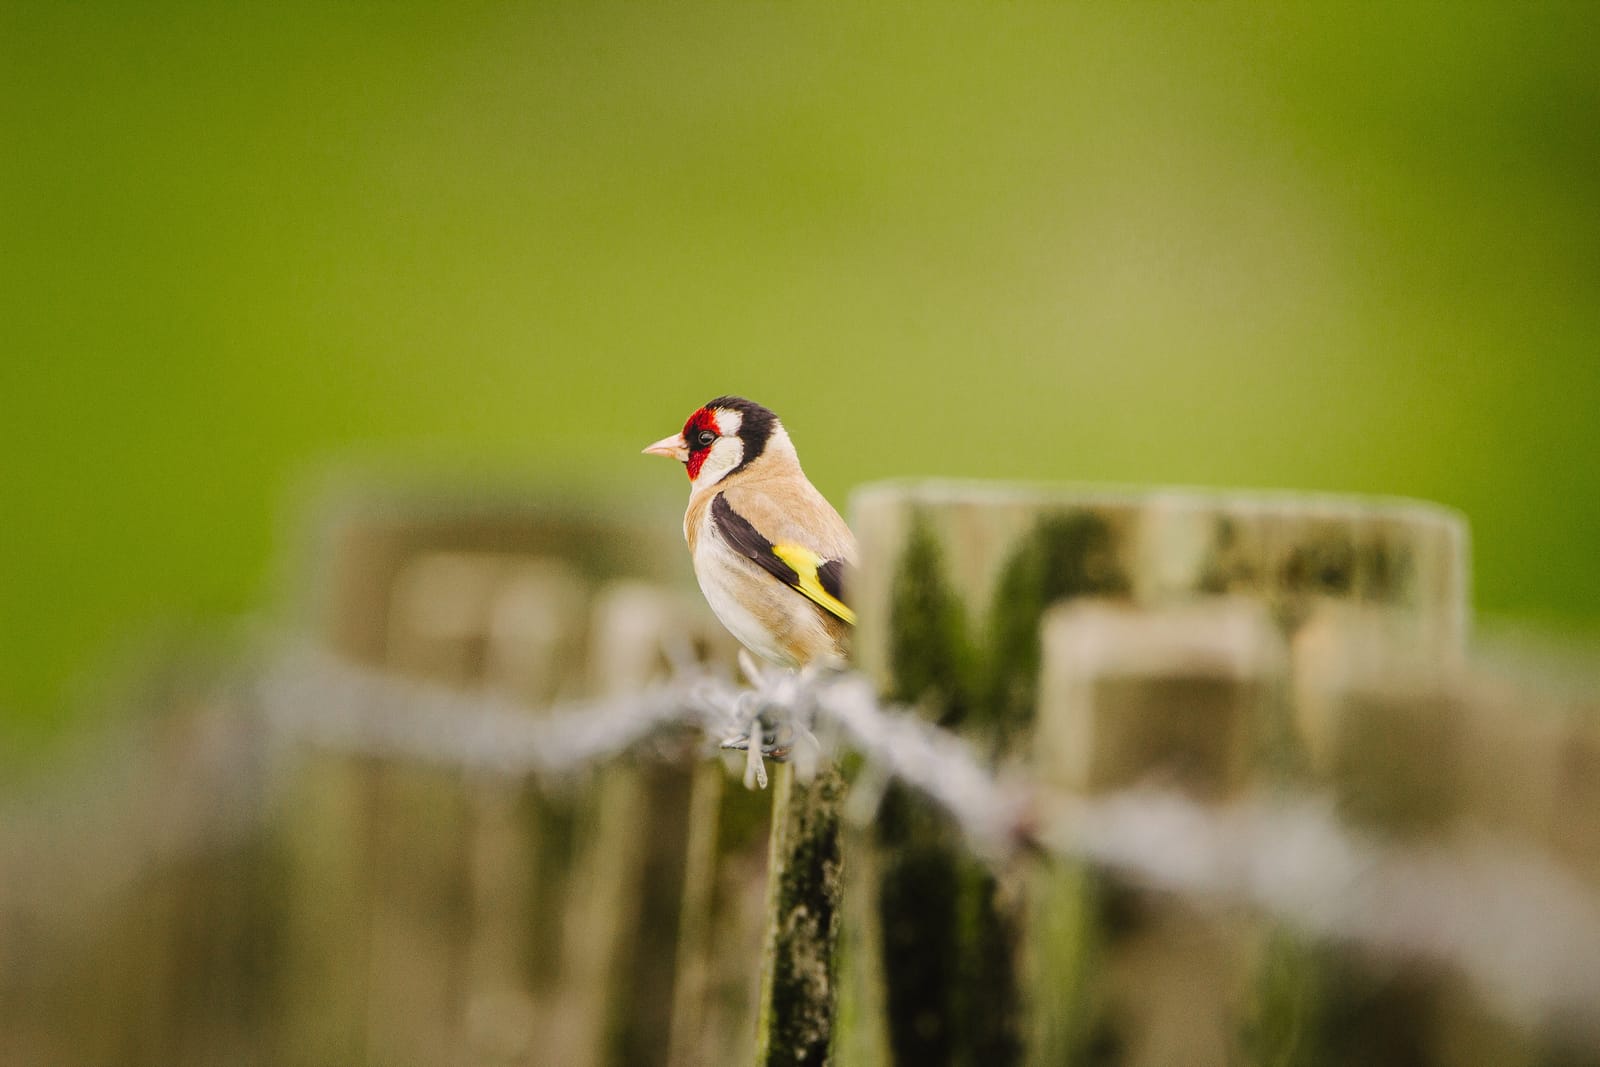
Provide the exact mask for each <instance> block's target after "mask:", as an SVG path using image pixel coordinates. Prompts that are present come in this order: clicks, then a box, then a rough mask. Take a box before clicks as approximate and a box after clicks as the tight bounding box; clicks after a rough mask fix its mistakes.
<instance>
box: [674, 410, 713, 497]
mask: <svg viewBox="0 0 1600 1067" xmlns="http://www.w3.org/2000/svg"><path fill="white" fill-rule="evenodd" d="M721 432H722V431H720V430H718V429H717V416H716V413H715V412H713V411H712V410H711V409H710V408H701V409H700V410H699V411H696V412H695V413H694V414H693V415H690V416H689V421H688V422H686V423H684V424H683V440H684V443H685V444H687V445H688V446H689V458H688V459H687V460H685V461H684V464H683V467H684V469H685V470H686V471H688V472H689V480H690V481H691V482H692V481H694V480H695V479H696V478H698V477H700V465H701V464H703V463H704V462H705V461H706V456H708V455H710V454H711V446H712V445H714V444H716V439H717V437H718V436H720V435H721ZM702 433H709V434H711V439H710V440H708V441H706V443H705V444H701V443H700V435H701V434H702Z"/></svg>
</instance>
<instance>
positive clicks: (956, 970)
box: [847, 483, 1467, 1064]
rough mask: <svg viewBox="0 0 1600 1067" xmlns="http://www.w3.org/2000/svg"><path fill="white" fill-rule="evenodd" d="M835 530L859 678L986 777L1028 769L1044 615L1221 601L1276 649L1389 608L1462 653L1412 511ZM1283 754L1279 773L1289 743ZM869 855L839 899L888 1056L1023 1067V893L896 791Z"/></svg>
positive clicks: (908, 495)
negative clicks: (966, 754) (842, 546)
mask: <svg viewBox="0 0 1600 1067" xmlns="http://www.w3.org/2000/svg"><path fill="white" fill-rule="evenodd" d="M852 522H853V525H854V528H855V530H856V534H857V537H858V539H859V540H860V542H861V546H862V565H861V567H860V577H859V579H858V581H857V589H858V592H857V594H856V599H857V607H858V611H859V614H860V617H861V625H860V627H859V632H858V634H857V646H856V657H857V663H858V665H859V666H861V667H862V668H863V669H864V670H865V671H866V672H867V673H868V675H869V676H870V677H871V678H872V679H873V680H874V681H875V682H876V684H877V685H878V688H879V690H880V692H882V693H883V694H884V695H885V696H887V697H890V698H892V699H895V700H899V701H906V702H912V703H916V704H918V705H920V706H921V707H922V708H924V709H925V711H926V713H927V714H928V715H929V716H930V717H932V718H934V719H935V720H936V721H938V722H940V723H941V724H943V725H946V726H949V727H952V728H954V729H956V730H957V731H959V732H961V733H963V734H964V735H965V736H967V737H968V739H969V740H971V741H972V742H973V743H974V744H976V745H978V746H979V748H980V750H981V751H983V752H984V753H985V754H986V755H987V756H988V757H989V758H990V759H991V760H992V761H993V762H994V763H995V764H996V765H1000V764H1003V763H1007V762H1010V761H1014V760H1016V759H1018V758H1019V753H1021V752H1024V751H1026V746H1027V743H1028V738H1029V736H1030V735H1031V732H1032V730H1033V727H1034V722H1035V714H1036V704H1037V701H1036V692H1037V686H1038V672H1039V663H1040V638H1039V627H1040V621H1041V619H1042V618H1043V616H1044V614H1045V612H1046V610H1047V609H1049V608H1050V607H1052V606H1054V605H1057V604H1060V603H1063V602H1067V601H1071V600H1075V599H1079V598H1083V597H1094V598H1098V599H1101V600H1105V601H1110V602H1116V603H1124V604H1130V605H1136V606H1140V607H1144V608H1158V607H1161V606H1163V605H1171V604H1180V603H1184V602H1187V601H1190V600H1193V599H1195V598H1198V597H1204V596H1214V595H1221V594H1231V595H1234V596H1239V597H1245V598H1248V599H1252V600H1254V601H1256V602H1258V603H1259V604H1261V605H1262V607H1263V609H1264V610H1265V611H1266V612H1267V613H1268V615H1269V617H1270V618H1271V619H1272V620H1273V621H1274V622H1275V624H1276V625H1277V626H1278V628H1279V629H1280V630H1281V631H1282V632H1283V633H1284V634H1286V635H1292V634H1294V633H1295V632H1297V631H1298V630H1299V629H1300V628H1302V627H1303V626H1305V625H1306V624H1307V623H1308V622H1310V621H1311V620H1313V619H1314V618H1316V617H1317V616H1318V614H1319V613H1320V612H1321V611H1322V610H1323V609H1324V608H1325V607H1326V606H1327V605H1331V604H1338V603H1350V602H1357V603H1370V604H1376V605H1387V606H1391V607H1392V608H1394V610H1396V611H1397V612H1400V613H1403V614H1406V615H1408V616H1409V617H1410V618H1411V619H1412V620H1413V622H1414V625H1415V626H1416V627H1417V628H1418V629H1419V630H1424V631H1427V632H1428V633H1429V634H1430V640H1433V641H1436V642H1439V643H1443V644H1451V643H1454V644H1459V643H1460V642H1461V641H1463V640H1464V638H1465V633H1466V627H1467V604H1466V589H1467V577H1466V575H1467V571H1466V534H1465V526H1464V524H1463V523H1462V521H1461V520H1460V518H1459V517H1458V516H1456V515H1455V514H1454V513H1451V512H1449V511H1447V510H1446V509H1443V508H1437V507H1433V506H1430V505H1423V504H1415V503H1409V502H1397V501H1369V500H1344V499H1332V498H1324V497H1293V496H1273V495H1264V494H1263V495H1250V494H1205V493H1198V492H1188V491H1175V492H1150V493H1141V494H1114V493H1104V492H1078V491H1073V490H1071V489H1043V488H1036V487H1016V486H1006V485H996V484H993V483H989V484H978V485H962V484H947V483H931V484H922V483H909V484H887V485H880V486H873V487H868V488H866V489H863V490H861V491H859V492H858V493H857V494H856V496H855V497H854V498H853V500H852ZM1281 747H1282V749H1283V750H1284V751H1285V752H1286V753H1288V755H1287V756H1286V757H1285V760H1286V761H1289V762H1292V759H1291V757H1292V756H1293V748H1294V745H1293V739H1292V737H1291V738H1285V739H1283V743H1282V745H1281ZM875 848H876V855H875V857H874V862H873V863H871V864H870V865H864V866H868V867H870V869H871V870H872V871H873V872H874V878H875V882H874V884H870V885H862V884H858V883H855V882H853V881H852V882H851V883H850V890H849V891H851V892H860V893H866V894H868V895H869V896H870V897H871V898H872V899H873V902H874V903H873V905H872V906H873V908H874V910H875V912H876V918H877V922H878V930H877V932H876V940H877V942H878V944H877V946H876V950H877V952H878V954H879V959H878V961H877V965H876V966H874V967H870V968H863V971H864V972H867V971H870V972H875V973H878V974H881V975H882V980H883V982H884V985H885V988H884V989H883V990H881V991H877V993H876V999H878V1001H879V1002H880V1003H882V1004H883V1005H884V1014H885V1016H886V1018H885V1020H884V1027H883V1030H884V1033H885V1035H886V1036H885V1040H884V1042H883V1044H884V1045H885V1046H886V1047H887V1048H888V1049H889V1052H890V1055H891V1057H893V1059H894V1060H895V1062H898V1063H907V1064H909V1063H918V1064H924V1063H975V1062H982V1063H986V1064H987V1063H1018V1062H1022V1061H1023V1059H1024V1055H1025V1049H1026V1035H1027V1034H1028V1033H1029V1032H1030V1030H1031V1024H1030V1023H1029V1021H1028V1019H1027V1018H1026V1014H1027V1011H1028V1008H1027V1003H1026V997H1025V996H1024V991H1023V975H1022V971H1021V969H1020V964H1019V960H1020V953H1021V952H1022V951H1023V949H1024V947H1025V946H1026V945H1027V943H1028V942H1029V941H1030V940H1031V939H1032V937H1033V933H1032V932H1031V931H1029V930H1028V929H1027V927H1026V914H1027V913H1026V910H1025V909H1024V908H1023V907H1022V904H1021V900H1022V898H1023V896H1024V894H1025V891H1024V889H1023V887H1022V884H1021V878H1020V876H1018V875H1017V874H1016V873H1015V872H1011V871H1000V872H995V871H992V870H990V869H988V868H986V867H983V866H981V865H979V864H977V863H976V862H975V861H972V860H970V859H968V858H967V856H966V854H965V852H964V851H963V849H962V848H961V847H960V845H959V844H958V843H957V842H956V841H955V840H954V838H953V836H952V833H951V831H950V828H949V827H948V826H947V825H946V824H945V823H944V821H943V820H942V819H941V818H940V817H939V816H938V815H937V814H936V813H934V812H933V811H931V810H929V809H928V808H927V806H926V805H924V804H922V803H920V802H919V801H918V800H917V799H916V798H914V797H911V796H908V795H905V794H904V793H903V792H901V791H899V790H897V789H894V788H891V789H890V790H889V791H888V792H887V794H886V795H885V797H884V802H883V804H882V805H881V807H880V810H879V813H878V818H877V821H876V844H875ZM847 866H848V864H847ZM858 940H859V938H857V937H855V936H853V935H847V941H850V942H855V941H858ZM858 964H859V961H856V962H855V963H852V967H856V966H857V965H858ZM852 981H854V979H852ZM871 999H874V998H873V997H872V996H869V997H867V998H866V1000H867V1001H870V1000H871ZM864 1002H865V1001H864ZM866 1025H873V1024H872V1022H871V1021H866ZM868 1044H869V1045H870V1044H871V1042H868Z"/></svg>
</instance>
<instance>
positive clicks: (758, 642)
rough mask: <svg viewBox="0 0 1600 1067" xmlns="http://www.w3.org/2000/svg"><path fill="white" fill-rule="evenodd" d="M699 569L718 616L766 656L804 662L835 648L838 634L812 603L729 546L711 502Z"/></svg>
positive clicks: (700, 540)
mask: <svg viewBox="0 0 1600 1067" xmlns="http://www.w3.org/2000/svg"><path fill="white" fill-rule="evenodd" d="M694 573H695V577H696V578H697V579H698V580H699V582H700V590H701V592H703V593H704V594H705V598H706V603H708V604H710V605H711V610H712V612H713V613H714V614H715V615H716V616H717V619H718V620H719V621H720V622H721V623H722V625H723V626H726V627H727V628H728V632H729V633H731V634H733V636H734V638H735V639H737V640H738V642H739V643H740V644H742V645H744V646H745V647H746V648H748V649H749V650H750V651H752V652H754V653H755V654H756V655H758V656H760V657H761V658H762V659H765V660H768V661H769V662H772V663H776V664H779V665H780V666H784V667H799V666H803V665H804V663H805V662H807V661H809V660H810V659H812V658H814V657H816V656H820V655H826V654H830V653H831V652H832V650H833V648H834V641H833V638H832V636H831V635H829V633H828V631H827V629H826V627H825V626H824V625H823V623H822V619H821V617H820V615H819V614H818V612H817V609H816V608H815V607H814V606H813V605H812V603H811V602H810V601H809V600H807V599H805V597H803V596H801V595H800V594H799V593H797V592H795V591H794V590H793V589H790V588H789V587H788V586H786V585H784V584H783V583H782V582H780V581H778V580H777V579H775V578H773V577H772V575H770V574H768V573H767V572H766V571H764V570H762V569H761V568H760V567H758V566H757V565H756V564H755V563H753V562H751V561H750V560H748V559H745V558H744V557H743V556H741V555H740V554H739V553H737V552H735V551H734V550H733V549H732V548H730V547H728V544H727V543H726V542H725V541H723V539H722V537H721V535H720V534H718V533H717V531H716V529H715V526H714V524H713V522H712V519H711V515H710V509H709V508H707V509H706V512H705V517H704V519H702V521H701V524H700V530H699V534H698V537H697V538H696V546H695V553H694Z"/></svg>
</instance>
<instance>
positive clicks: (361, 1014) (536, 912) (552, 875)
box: [279, 498, 671, 1063]
mask: <svg viewBox="0 0 1600 1067" xmlns="http://www.w3.org/2000/svg"><path fill="white" fill-rule="evenodd" d="M661 528H662V529H665V530H667V531H669V532H670V529H671V527H670V524H666V525H665V526H663V527H661ZM657 530H658V524H656V523H653V522H652V523H647V522H643V521H639V522H632V521H630V520H629V519H628V518H627V517H626V516H619V515H615V514H601V513H598V512H592V511H586V510H584V509H582V508H577V507H571V506H563V505H555V506H551V505H540V506H528V505H526V504H522V503H515V502H510V501H499V502H495V501H488V502H485V501H482V500H477V501H471V502H464V501H451V500H441V499H434V500H417V499H408V498H400V499H395V498H378V499H369V500H365V501H358V502H356V503H354V504H352V505H349V506H346V507H344V508H343V509H342V510H341V511H340V512H338V513H337V514H336V515H335V517H334V519H333V521H331V522H330V523H328V524H327V526H326V527H325V530H324V531H323V535H322V537H321V539H320V542H319V543H318V545H317V550H316V552H315V554H314V559H315V561H316V568H315V572H314V574H313V575H312V581H311V585H312V589H311V595H310V597H309V598H308V599H310V601H311V602H312V605H313V607H315V608H316V609H317V612H318V619H317V622H318V624H319V629H320V630H321V631H322V632H323V633H325V634H326V635H327V639H328V643H329V644H330V646H331V647H332V649H333V650H334V651H335V652H336V653H338V654H340V655H341V656H343V657H345V658H348V659H350V660H353V661H355V662H357V663H364V664H369V665H372V666H375V667H382V668H384V669H389V670H398V671H401V672H403V673H409V674H411V675H412V676H414V677H418V678H420V679H424V680H429V681H433V682H444V683H448V684H452V685H456V686H458V687H462V688H465V689H469V690H470V689H477V688H481V687H483V686H484V685H485V684H488V685H490V686H492V687H494V688H496V689H498V690H499V691H500V692H501V693H502V694H506V693H509V694H511V695H513V696H516V697H518V698H519V699H521V700H523V701H525V702H528V703H530V704H537V703H540V702H542V701H545V700H548V699H550V698H551V697H552V696H554V695H557V694H561V695H574V696H578V695H582V694H583V691H584V688H585V684H586V679H585V675H584V671H585V665H586V660H585V656H584V649H583V645H584V642H585V640H586V638H587V617H588V607H587V605H588V598H589V593H588V592H587V590H586V588H585V587H586V586H588V585H589V584H590V583H592V582H594V581H595V580H597V579H602V578H606V577H610V576H615V575H621V574H632V575H636V576H639V577H646V578H656V577H660V576H662V575H664V574H666V573H667V568H666V567H665V566H664V565H663V564H664V561H665V560H666V559H667V558H669V557H668V556H667V549H668V547H669V546H670V538H669V537H667V536H666V535H664V534H659V533H658V532H657ZM541 560H542V561H544V562H540V561H541ZM339 710H340V709H337V708H330V709H328V713H329V714H338V713H339ZM284 814H285V818H284V820H283V822H282V826H281V833H280V834H279V838H280V840H282V841H283V842H284V847H285V849H286V852H287V858H286V863H287V867H288V870H289V876H290V878H289V880H290V893H291V897H290V904H289V907H288V909H287V911H288V929H289V931H290V933H289V936H288V940H289V951H288V957H289V959H288V965H287V970H288V975H289V977H288V980H287V996H286V999H287V1002H288V1003H287V1007H286V1013H287V1018H286V1024H285V1029H286V1033H287V1034H288V1035H289V1036H288V1038H287V1040H286V1048H287V1049H288V1050H289V1052H290V1054H292V1055H293V1056H298V1057H301V1058H305V1059H309V1060H312V1061H321V1062H344V1063H362V1062H405V1061H408V1060H411V1059H415V1058H418V1057H421V1058H425V1059H428V1060H429V1061H430V1062H438V1063H450V1062H463V1061H466V1060H471V1061H472V1062H492V1061H494V1060H495V1059H496V1058H501V1057H507V1056H509V1057H511V1058H515V1057H516V1056H518V1055H520V1054H521V1053H522V1052H524V1051H525V1050H526V1048H527V1047H528V1045H529V1043H530V1042H532V1041H533V1040H534V1039H535V1038H537V1037H538V1036H540V1032H539V1030H538V1027H539V1025H540V1021H541V1020H543V1019H547V1018H549V1016H548V1015H547V1014H543V1013H541V1010H540V1005H541V1003H548V1001H547V1000H545V1001H542V1000H541V996H542V994H541V993H540V990H541V989H543V990H547V991H548V990H550V989H551V988H552V987H551V986H550V985H549V984H545V985H541V981H546V980H547V981H548V982H554V981H557V980H558V978H559V975H558V973H557V970H556V964H555V963H554V962H553V961H554V960H556V959H557V958H558V957H559V952H560V944H561V929H560V921H559V915H560V914H562V911H561V909H562V907H563V906H564V903H565V893H566V890H565V885H566V874H565V871H566V864H565V862H564V861H563V860H561V859H560V858H559V857H561V856H562V855H563V854H564V849H563V848H562V847H559V843H560V842H561V841H563V840H569V839H570V834H569V833H563V832H562V828H563V827H565V828H566V829H567V830H568V831H570V829H571V827H572V822H573V816H572V814H571V803H570V802H569V801H564V800H557V801H556V802H554V803H552V804H547V803H545V802H544V800H543V799H542V798H540V797H538V796H536V795H534V794H533V793H531V792H530V791H528V790H526V789H525V788H524V787H523V786H522V785H520V784H506V783H494V782H489V781H476V782H471V783H469V782H468V781H467V780H466V778H464V777H463V776H462V775H461V774H460V773H458V772H447V771H440V770H430V769H425V768H422V767H419V766H411V765H406V764H405V763H404V762H403V761H375V760H370V759H366V758H362V757H359V756H357V757H352V756H338V755H325V754H311V755H310V757H309V759H308V760H307V761H306V763H305V764H304V765H303V766H302V768H301V769H300V770H299V772H298V773H297V775H296V778H295V781H294V783H293V784H292V785H291V787H290V788H289V790H288V791H287V796H286V798H285V803H284ZM524 830H531V831H532V832H533V833H534V835H535V837H536V838H537V837H540V836H542V835H545V834H546V832H547V831H548V833H549V834H550V835H553V836H552V838H551V842H550V843H549V844H552V845H555V846H557V847H550V848H547V843H542V842H539V841H535V842H534V843H533V844H532V845H531V849H532V850H533V851H536V852H539V853H540V854H541V855H540V860H539V863H538V864H537V865H534V864H531V863H530V864H529V865H530V866H536V870H535V871H534V874H533V878H532V881H531V882H530V881H529V879H528V878H527V876H526V869H525V868H524V869H523V870H518V869H517V868H518V866H519V864H521V863H522V861H523V859H527V858H528V856H529V855H530V852H529V851H528V848H529V847H530V846H525V845H524V844H523V843H522V842H520V841H516V840H513V838H516V837H517V836H518V835H519V834H521V833H522V832H523V831H524ZM547 851H548V853H549V855H544V854H545V853H546V852H547ZM519 857H521V859H519ZM524 893H525V894H526V895H523V894H524ZM476 924H481V925H482V931H483V932H482V933H481V934H479V935H475V934H474V932H473V931H474V928H475V925H476ZM530 927H533V928H534V929H532V931H531V932H529V933H526V934H525V935H524V936H521V937H516V938H515V939H514V941H513V942H512V943H511V944H510V945H509V946H508V945H503V944H501V943H499V941H498V937H499V936H500V935H507V936H509V935H511V934H512V932H513V931H514V930H524V931H527V930H529V928H530ZM540 931H544V932H545V934H547V935H548V936H547V937H545V936H544V934H541V933H540ZM541 938H544V939H543V940H541ZM530 957H531V960H530Z"/></svg>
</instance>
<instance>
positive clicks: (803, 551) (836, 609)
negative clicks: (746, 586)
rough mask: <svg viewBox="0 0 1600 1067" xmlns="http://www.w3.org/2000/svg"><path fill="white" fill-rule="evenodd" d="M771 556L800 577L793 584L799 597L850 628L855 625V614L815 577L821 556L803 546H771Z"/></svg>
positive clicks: (820, 562) (820, 563)
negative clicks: (802, 597) (785, 564)
mask: <svg viewBox="0 0 1600 1067" xmlns="http://www.w3.org/2000/svg"><path fill="white" fill-rule="evenodd" d="M772 554H773V555H774V556H777V557H778V558H779V559H781V560H783V562H785V563H787V564H788V565H789V566H790V567H791V568H792V569H793V570H794V572H795V574H797V575H799V576H800V580H799V581H798V582H797V583H795V589H797V590H798V591H799V592H800V593H801V595H803V596H805V597H806V599H808V600H810V601H811V602H812V603H814V604H816V605H817V606H818V607H820V608H822V609H823V610H824V611H826V612H828V613H829V614H831V615H836V616H838V617H839V618H841V619H843V620H844V621H845V622H847V623H849V624H850V625H851V626H854V625H855V624H856V613H855V612H853V611H851V610H850V608H849V606H848V605H846V604H845V602H844V601H842V600H840V599H839V598H838V597H836V596H834V595H833V594H832V593H830V592H828V591H827V590H826V589H824V588H823V587H822V579H821V578H819V577H817V568H818V567H819V566H821V565H822V562H823V560H822V557H821V556H819V555H817V554H816V553H815V552H813V551H811V549H809V548H807V547H806V546H804V545H773V546H772Z"/></svg>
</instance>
